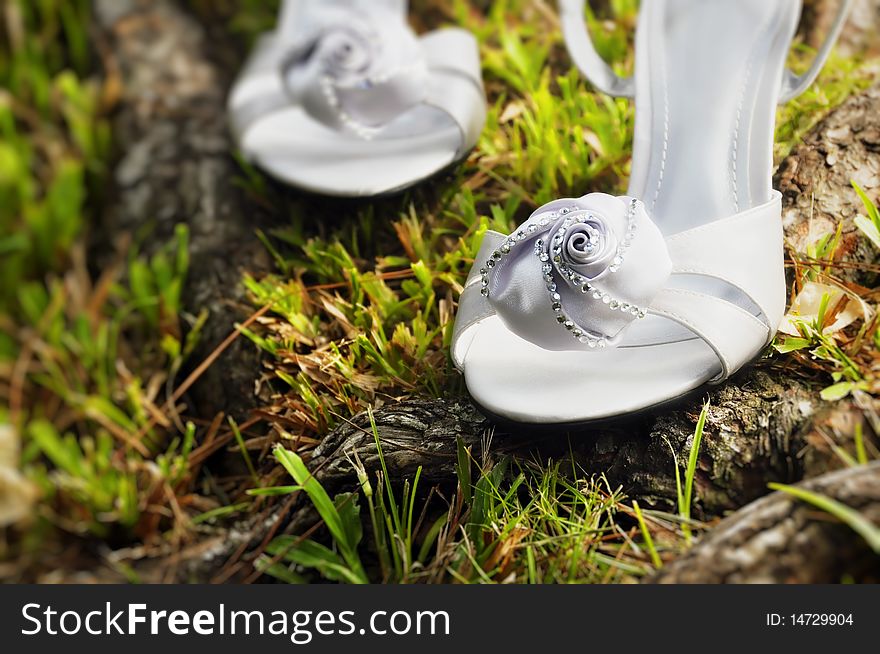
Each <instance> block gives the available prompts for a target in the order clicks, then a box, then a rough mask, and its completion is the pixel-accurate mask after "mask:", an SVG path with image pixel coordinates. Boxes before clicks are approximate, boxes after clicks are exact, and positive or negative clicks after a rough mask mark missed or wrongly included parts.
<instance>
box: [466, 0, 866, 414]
mask: <svg viewBox="0 0 880 654" xmlns="http://www.w3.org/2000/svg"><path fill="white" fill-rule="evenodd" d="M583 4H584V3H583V0H563V1H562V2H561V6H562V19H563V26H564V31H565V34H566V39H567V43H568V47H569V50H570V51H571V54H572V58H573V59H574V60H575V62H576V63H577V64H578V65H579V66H580V67H581V68H582V69H583V71H584V72H585V73H586V74H587V75H588V76H589V78H590V79H591V80H592V81H593V82H594V83H595V85H596V86H597V87H598V88H600V89H601V90H604V91H606V92H608V93H611V94H613V95H625V96H634V97H635V98H636V131H635V140H634V152H633V161H632V176H631V180H630V187H629V191H628V193H627V195H626V196H625V197H622V198H613V197H611V196H607V195H602V194H590V195H587V196H585V197H583V198H579V199H569V200H558V201H556V202H553V203H550V204H549V205H546V206H544V207H541V208H539V209H538V210H537V211H536V212H535V213H534V214H533V215H532V216H531V217H530V218H529V220H528V221H527V222H526V223H524V224H523V225H522V226H520V227H519V228H518V229H517V230H515V231H514V233H512V234H510V235H506V236H505V235H503V234H498V233H495V232H489V233H487V234H486V236H485V240H484V242H483V245H482V249H481V251H480V253H479V255H478V258H477V260H476V262H475V264H474V269H473V270H472V272H471V274H470V276H469V279H468V282H467V285H466V287H465V290H464V292H463V294H462V296H461V300H460V306H459V313H458V316H457V318H456V325H455V332H454V335H453V343H452V357H453V360H454V361H455V363H456V365H457V367H458V368H459V369H460V370H461V371H462V372H463V373H464V376H465V380H466V383H467V387H468V390H469V392H470V393H471V395H472V396H473V398H474V399H475V401H476V402H477V403H478V404H480V405H481V406H482V407H484V408H485V409H486V410H487V411H488V412H490V413H493V414H495V415H497V416H501V417H504V418H507V419H510V420H513V421H517V422H524V423H543V424H562V423H585V422H590V421H593V420H598V419H605V418H611V417H615V416H621V415H625V414H629V413H632V412H636V411H640V410H643V409H646V408H649V407H652V406H656V405H660V404H663V403H665V402H668V401H670V400H673V399H675V398H677V397H679V396H682V395H685V394H687V393H688V392H690V391H693V390H695V389H697V388H699V387H700V386H702V385H704V384H706V383H721V382H722V381H724V380H725V379H727V378H728V377H730V375H732V374H733V373H735V372H736V371H737V370H739V369H740V368H741V367H742V366H743V365H745V364H747V363H748V362H750V361H751V360H753V359H754V358H755V357H756V356H758V355H759V354H760V352H761V351H762V350H763V349H764V347H766V346H767V345H768V344H769V343H770V341H771V340H772V338H773V336H774V334H775V332H776V328H777V325H778V324H779V322H780V320H781V318H782V315H783V312H784V309H785V276H784V269H783V238H782V224H781V198H780V195H779V193H778V192H776V191H774V190H773V189H772V186H771V174H772V145H773V135H774V123H775V109H776V105H777V103H778V102H779V101H781V100H785V99H790V98H791V97H794V96H795V95H797V93H799V92H802V91H803V90H805V89H806V88H807V87H808V86H809V84H810V83H811V82H812V81H813V80H814V79H815V76H816V75H817V74H818V72H819V70H820V68H821V66H822V63H823V62H824V59H825V58H826V57H827V55H828V54H829V52H830V49H831V46H832V44H833V41H834V40H835V39H836V37H837V35H838V34H839V31H840V29H841V27H842V25H843V21H844V18H845V16H846V12H847V10H848V9H849V5H850V0H845V1H844V2H843V3H842V5H841V10H840V15H839V17H838V20H837V21H836V23H835V26H834V30H833V31H832V33H831V35H830V36H829V38H828V42H826V44H825V46H823V48H822V49H821V51H820V52H819V54H818V56H817V59H816V61H815V63H814V64H813V65H812V67H811V68H810V70H809V71H808V73H806V74H805V75H804V76H801V77H797V76H795V75H793V74H791V73H790V72H788V71H786V69H785V60H786V57H787V54H788V50H789V47H790V44H791V41H792V38H793V36H794V33H795V30H796V27H797V23H798V18H799V15H800V9H801V2H800V0H773V1H771V2H768V1H767V0H711V1H709V0H651V1H650V2H643V3H642V5H641V11H640V16H639V24H638V32H637V37H636V66H635V68H636V72H635V77H634V78H632V79H623V78H619V77H617V76H616V75H615V74H614V73H613V71H611V69H610V68H609V67H608V66H607V64H605V63H604V62H603V61H602V60H601V59H600V58H599V56H598V54H597V53H596V51H595V49H594V48H593V46H592V44H591V43H590V41H589V35H588V33H587V30H586V28H585V26H584V24H583Z"/></svg>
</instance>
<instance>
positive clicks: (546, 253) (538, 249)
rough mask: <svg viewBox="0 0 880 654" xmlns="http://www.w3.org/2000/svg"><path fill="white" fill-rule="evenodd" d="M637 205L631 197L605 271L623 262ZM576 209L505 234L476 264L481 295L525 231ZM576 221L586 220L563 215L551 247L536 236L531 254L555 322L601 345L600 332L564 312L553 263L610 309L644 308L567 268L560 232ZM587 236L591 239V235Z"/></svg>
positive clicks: (641, 313) (635, 312)
mask: <svg viewBox="0 0 880 654" xmlns="http://www.w3.org/2000/svg"><path fill="white" fill-rule="evenodd" d="M638 205H639V201H638V200H636V199H633V200H632V202H631V203H630V206H629V208H628V211H627V227H626V236H625V238H624V241H623V243H622V244H621V245H620V246H618V248H617V256H616V257H615V258H614V259H613V260H612V264H611V266H609V268H608V270H609V272H612V273H615V272H617V271H618V270H619V269H620V267H621V265H623V261H624V258H625V256H624V255H625V254H626V252H627V250H628V249H629V248H630V246H631V245H632V241H633V239H634V238H635V232H636V229H637V224H636V222H637V219H636V211H637V209H638ZM576 211H582V209H580V207H577V206H573V207H563V208H561V209H560V210H559V211H554V212H553V213H550V214H548V215H546V216H542V217H541V219H540V220H539V221H537V222H536V223H534V222H533V223H530V224H527V225H524V226H523V227H522V228H520V229H519V230H518V231H517V232H516V234H513V235H511V236H509V237H508V239H507V240H506V241H504V243H502V244H501V245H500V246H499V247H498V249H497V250H495V251H494V252H492V254H491V255H490V257H489V259H488V260H487V261H486V263H485V265H484V266H483V267H482V268H480V285H481V288H480V294H481V295H482V296H483V297H489V293H490V291H489V274H490V272H491V271H492V269H493V268H494V267H495V265H496V264H497V263H498V262H499V261H501V260H502V259H503V258H504V257H506V256H508V255H509V254H510V253H511V252H512V251H513V249H514V248H515V247H516V246H517V245H519V243H520V242H521V241H523V240H525V239H526V238H527V237H528V236H529V235H532V234H534V233H535V232H537V231H538V229H539V228H544V227H548V226H549V225H550V224H551V222H554V221H556V220H558V219H559V218H561V217H563V216H567V215H568V214H570V213H573V212H576ZM576 222H580V223H582V222H586V219H585V218H583V217H580V216H579V217H578V218H566V219H565V220H564V221H563V223H562V227H561V228H560V229H559V231H558V232H557V234H556V236H555V237H554V239H553V245H552V247H551V246H550V245H548V244H546V243H545V242H544V240H543V239H538V240H537V241H535V247H534V252H535V256H536V257H537V258H538V260H539V261H540V262H541V273H542V274H543V277H544V281H545V283H546V285H547V292H548V293H549V296H550V302H551V305H550V307H551V309H552V310H553V313H554V314H555V316H556V322H558V323H559V324H561V325H562V326H563V327H565V329H566V330H568V331H569V332H571V335H572V337H574V338H575V339H576V340H577V341H578V342H580V343H583V344H585V345H587V346H588V347H590V348H604V347H607V345H608V340H607V339H606V338H605V337H604V336H598V335H596V334H594V333H592V332H590V331H589V330H588V329H585V328H584V327H582V326H580V325H578V324H577V323H576V322H575V321H574V320H572V319H571V317H569V316H568V314H566V313H565V311H564V309H563V307H562V296H561V295H560V294H559V292H558V290H559V285H558V280H557V278H556V277H555V275H554V267H555V268H557V269H558V271H559V274H561V275H563V276H564V277H566V278H567V279H568V281H569V282H571V283H572V284H573V285H574V286H578V287H580V289H581V293H583V294H585V295H587V294H590V295H591V296H592V298H593V299H594V300H599V301H601V302H602V304H604V305H606V306H608V308H609V309H611V310H612V311H621V312H622V313H628V314H630V315H632V316H634V317H635V318H638V319H641V318H644V317H645V316H646V315H647V311H646V310H645V309H643V308H641V307H638V306H636V305H634V304H631V303H629V302H624V301H623V300H620V299H618V298H615V297H613V296H612V295H610V294H609V293H606V292H605V291H602V290H601V289H599V288H597V287H596V286H594V285H593V284H592V283H590V282H589V281H588V280H587V279H586V278H585V277H583V276H582V275H579V274H578V273H576V272H575V271H573V270H572V269H571V268H569V266H568V265H567V264H566V263H565V261H563V260H562V248H561V242H562V236H564V235H565V230H566V229H567V228H568V227H570V226H571V225H572V224H574V223H576ZM590 240H591V241H592V240H593V239H592V238H591V239H590Z"/></svg>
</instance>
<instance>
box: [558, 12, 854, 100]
mask: <svg viewBox="0 0 880 654" xmlns="http://www.w3.org/2000/svg"><path fill="white" fill-rule="evenodd" d="M852 3H853V0H841V3H840V7H839V9H838V10H837V16H836V18H835V19H834V24H833V25H832V26H831V31H830V32H829V33H828V36H827V37H826V38H825V42H824V43H823V44H822V46H821V47H820V48H819V51H818V52H817V53H816V58H815V59H814V60H813V63H812V64H811V65H810V68H809V69H808V70H807V72H805V73H804V74H803V75H795V74H794V73H793V72H791V71H790V70H786V71H785V75H784V77H783V80H782V90H781V92H780V96H779V102H780V103H785V102H789V101H790V100H793V99H794V98H796V97H798V96H799V95H800V94H802V93H803V92H804V91H806V90H807V89H808V88H809V87H810V85H811V84H812V83H813V82H814V81H816V77H817V76H818V75H819V72H820V71H821V70H822V67H823V66H824V65H825V62H826V61H827V60H828V56H829V55H830V54H831V50H832V48H833V47H834V44H835V43H836V42H837V39H838V37H839V36H840V32H841V30H842V29H843V26H844V24H845V23H846V17H847V15H848V14H849V10H850V8H851V7H852ZM585 5H586V0H559V9H560V21H561V23H562V32H563V35H564V37H565V46H566V48H567V49H568V52H569V55H570V56H571V58H572V59H573V60H574V63H575V65H576V66H577V67H578V68H579V69H580V71H581V72H582V73H583V74H584V76H586V78H587V79H588V80H590V82H591V83H592V84H593V86H595V87H596V88H597V89H599V90H600V91H602V92H603V93H605V94H607V95H610V96H612V97H615V98H633V97H635V82H634V80H633V78H632V77H621V76H619V75H618V74H617V73H615V72H614V71H613V70H612V69H611V67H610V66H609V65H608V64H607V63H605V61H604V60H603V59H602V57H600V56H599V53H598V52H597V51H596V47H595V46H594V45H593V40H592V38H590V31H589V30H588V29H587V25H586V22H585V21H584V8H585Z"/></svg>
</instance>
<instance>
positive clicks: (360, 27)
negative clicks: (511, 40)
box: [229, 0, 486, 196]
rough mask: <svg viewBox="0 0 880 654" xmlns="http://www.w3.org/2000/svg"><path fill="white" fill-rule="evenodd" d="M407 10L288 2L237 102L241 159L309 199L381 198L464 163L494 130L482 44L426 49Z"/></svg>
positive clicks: (318, 0) (393, 4)
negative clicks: (488, 125)
mask: <svg viewBox="0 0 880 654" xmlns="http://www.w3.org/2000/svg"><path fill="white" fill-rule="evenodd" d="M407 4H408V3H407V1H406V0H285V1H284V3H283V6H282V9H281V15H280V20H279V24H278V28H277V30H276V31H275V32H273V33H270V34H265V35H263V36H262V37H261V38H260V40H259V41H258V44H257V46H256V48H255V49H254V52H253V53H252V54H251V56H250V59H249V61H248V62H247V64H246V65H245V67H244V69H243V71H242V73H241V75H240V76H239V78H238V80H237V81H236V82H235V84H234V86H233V88H232V92H231V94H230V97H229V114H230V117H231V123H232V130H233V133H234V135H235V138H236V140H237V142H238V145H239V147H240V149H241V151H242V152H243V154H244V156H245V157H246V158H247V159H248V160H250V161H252V162H254V163H256V164H257V165H259V166H260V167H261V168H263V169H264V170H266V171H267V172H269V173H270V174H272V175H273V176H275V177H277V178H278V179H280V180H282V181H285V182H287V183H289V184H292V185H295V186H298V187H300V188H303V189H306V190H309V191H313V192H317V193H323V194H327V195H337V196H373V195H381V194H387V193H391V192H394V191H398V190H401V189H403V188H406V187H408V186H411V185H413V184H415V183H417V182H419V181H421V180H423V179H425V178H427V177H429V176H431V175H433V174H434V173H436V172H438V171H440V170H442V169H443V168H445V167H447V166H449V165H450V164H452V163H454V162H455V161H458V160H460V159H462V158H463V157H465V156H466V155H467V153H468V152H469V151H470V150H471V149H472V148H473V147H474V145H475V144H476V142H477V139H478V138H479V136H480V132H481V131H482V129H483V124H484V122H485V119H486V99H485V92H484V90H483V84H482V77H481V71H480V59H479V51H478V47H477V43H476V40H475V39H474V37H473V36H472V35H471V34H470V33H468V32H466V31H464V30H460V29H443V30H438V31H435V32H431V33H429V34H426V35H424V36H422V37H417V36H416V35H415V34H414V33H413V31H412V29H411V28H410V27H409V25H408V24H407V22H406V19H407Z"/></svg>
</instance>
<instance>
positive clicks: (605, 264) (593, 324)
mask: <svg viewBox="0 0 880 654" xmlns="http://www.w3.org/2000/svg"><path fill="white" fill-rule="evenodd" d="M671 272H672V261H671V260H670V258H669V253H668V251H667V249H666V241H665V239H664V238H663V235H662V234H661V233H660V230H659V229H658V228H657V226H656V225H655V224H654V223H653V222H652V221H651V219H650V217H649V216H648V214H647V212H646V211H645V209H644V206H643V205H642V203H641V202H639V201H638V200H635V199H633V198H628V197H620V198H617V197H614V196H611V195H605V194H603V193H592V194H590V195H586V196H584V197H582V198H580V199H577V200H556V201H555V202H551V203H549V204H546V205H544V206H543V207H541V208H540V209H538V210H537V211H535V213H533V214H532V216H531V217H530V218H529V219H528V220H527V221H526V222H525V223H523V224H522V225H520V226H519V227H518V228H517V229H516V230H514V232H513V233H512V234H511V235H510V236H509V237H508V238H507V239H506V240H505V241H504V242H503V244H502V245H501V246H500V247H499V249H498V250H496V251H495V252H493V253H492V256H491V257H490V259H489V260H488V261H486V262H483V264H482V267H481V270H480V273H481V275H482V293H483V295H484V296H486V297H487V299H488V301H489V303H490V304H491V305H492V307H493V308H494V310H495V312H496V314H497V315H498V316H499V317H500V318H501V320H502V321H504V322H505V324H506V325H507V326H508V327H509V328H510V329H511V331H513V332H514V333H516V334H518V335H519V336H521V337H522V338H525V339H527V340H529V341H531V342H533V343H535V344H537V345H540V346H541V347H543V348H545V349H548V350H574V349H598V348H602V347H605V346H608V345H616V344H617V343H618V342H619V341H620V339H621V336H622V332H623V330H624V329H625V328H626V327H627V326H629V325H630V324H631V323H632V322H633V321H635V320H638V319H639V318H644V317H645V316H646V315H647V312H648V307H649V306H650V303H651V300H652V299H653V298H654V297H655V296H656V294H657V292H658V291H660V289H662V288H663V287H664V286H665V285H666V283H667V281H668V279H669V275H670V273H671Z"/></svg>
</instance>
